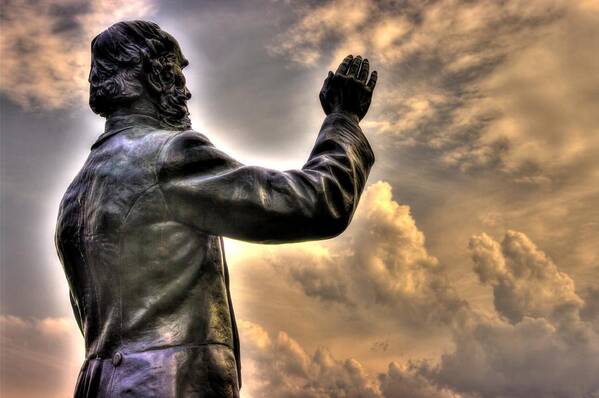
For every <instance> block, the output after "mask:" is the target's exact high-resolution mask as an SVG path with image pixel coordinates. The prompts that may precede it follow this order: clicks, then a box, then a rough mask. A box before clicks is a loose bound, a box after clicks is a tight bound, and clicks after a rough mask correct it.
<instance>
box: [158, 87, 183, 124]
mask: <svg viewBox="0 0 599 398" xmlns="http://www.w3.org/2000/svg"><path fill="white" fill-rule="evenodd" d="M190 98H191V94H190V93H189V90H188V89H187V87H186V86H182V87H178V86H176V85H172V86H171V87H168V88H165V89H163V90H162V92H161V93H160V96H159V100H158V101H157V102H158V103H157V104H156V105H157V107H158V114H159V118H160V120H161V121H163V122H164V123H166V124H168V125H169V126H172V127H175V128H177V129H189V128H191V120H190V119H189V110H188V109H187V100H189V99H190Z"/></svg>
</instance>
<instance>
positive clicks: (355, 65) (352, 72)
mask: <svg viewBox="0 0 599 398" xmlns="http://www.w3.org/2000/svg"><path fill="white" fill-rule="evenodd" d="M360 65H362V57H360V56H359V55H358V56H357V57H356V58H354V60H353V62H352V64H351V66H350V67H349V70H348V71H347V76H350V77H351V76H353V77H356V75H357V73H358V70H359V69H360Z"/></svg>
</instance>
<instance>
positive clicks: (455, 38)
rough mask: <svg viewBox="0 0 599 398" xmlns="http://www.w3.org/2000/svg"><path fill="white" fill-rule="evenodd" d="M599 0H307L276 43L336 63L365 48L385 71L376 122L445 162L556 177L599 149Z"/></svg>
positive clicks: (524, 177) (280, 51) (279, 48)
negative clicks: (598, 91)
mask: <svg viewBox="0 0 599 398" xmlns="http://www.w3.org/2000/svg"><path fill="white" fill-rule="evenodd" d="M594 4H595V3H594V2H570V1H557V0H556V1H544V2H528V1H522V0H510V1H507V2H492V1H484V2H483V1H480V2H471V1H462V0H442V1H436V2H417V1H406V2H402V3H401V5H398V4H397V3H396V2H391V1H377V2H375V1H362V2H360V3H359V4H355V5H352V7H348V6H347V4H345V2H344V1H342V0H335V1H329V2H326V3H324V4H320V5H317V6H314V7H301V8H300V10H299V12H300V13H301V15H302V17H300V18H299V19H298V21H297V22H296V24H295V25H293V26H292V27H291V28H289V29H288V31H287V32H284V33H282V34H281V35H280V36H278V37H277V38H276V39H275V41H274V44H273V49H274V50H273V51H272V53H273V54H275V55H282V56H285V57H288V58H289V59H291V60H293V61H295V62H297V63H298V64H299V65H304V66H308V67H309V66H313V65H316V64H317V63H319V62H320V63H328V64H329V66H330V67H331V68H334V67H335V66H336V65H335V64H336V63H337V62H339V60H340V59H341V58H342V57H343V56H345V55H346V54H347V53H363V55H365V56H367V57H369V58H370V59H371V61H372V64H373V65H374V66H375V67H376V68H378V69H379V70H380V72H381V73H380V85H379V87H378V90H377V93H376V94H375V96H376V98H375V100H374V105H373V110H372V112H371V114H370V115H369V117H368V119H367V120H366V122H365V124H364V126H365V127H367V128H368V129H372V130H373V131H377V132H378V133H380V134H383V135H386V136H390V137H392V139H393V140H394V141H395V142H397V143H400V144H401V145H404V146H409V147H417V148H420V149H422V150H425V151H430V152H432V153H434V154H435V157H436V158H437V159H438V161H439V162H440V164H441V165H442V166H445V167H452V168H456V169H458V170H461V171H463V172H467V173H475V172H481V171H487V170H492V171H495V172H499V173H502V174H505V175H508V176H510V177H511V179H512V180H513V181H514V182H518V183H523V184H529V185H530V184H532V185H543V184H555V183H558V182H559V181H560V180H561V179H563V178H564V177H563V176H564V175H567V174H570V175H572V174H571V172H570V170H568V171H564V169H563V168H564V167H568V168H576V169H577V170H579V169H581V168H582V170H580V172H584V173H589V172H590V170H588V169H589V167H588V166H589V160H590V159H592V157H593V156H594V153H596V151H597V148H598V147H599V139H598V138H597V137H598V135H597V134H596V126H597V125H598V124H599V119H598V118H597V113H596V112H595V109H596V108H597V106H598V105H599V103H598V102H597V101H598V100H597V96H596V95H595V94H594V91H593V87H597V85H598V84H599V80H598V79H599V77H598V76H597V74H596V73H588V71H591V70H597V69H598V68H599V64H598V61H597V58H596V57H593V55H592V54H593V51H592V50H591V49H592V48H594V46H593V43H595V42H596V41H597V38H598V37H599V29H598V28H597V26H598V25H597V24H596V18H597V12H598V11H597V8H596V6H594ZM348 9H351V10H352V14H351V16H350V17H348V18H346V14H347V10H348ZM298 50H299V52H298ZM302 53H309V54H310V56H301V55H300V56H296V55H298V54H302ZM583 164H584V165H585V166H587V167H586V169H587V170H584V167H583V166H582V165H583ZM592 170H594V171H596V170H597V167H596V162H594V166H593V167H592ZM590 173H591V174H592V173H594V172H590Z"/></svg>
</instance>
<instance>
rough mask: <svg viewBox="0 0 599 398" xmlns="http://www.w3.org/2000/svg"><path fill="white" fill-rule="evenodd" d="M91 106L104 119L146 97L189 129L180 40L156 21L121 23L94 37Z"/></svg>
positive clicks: (164, 116) (163, 115) (163, 116)
mask: <svg viewBox="0 0 599 398" xmlns="http://www.w3.org/2000/svg"><path fill="white" fill-rule="evenodd" d="M91 47H92V62H91V70H90V74H89V83H90V92H89V105H90V107H91V108H92V110H93V111H94V112H95V113H97V114H99V115H101V116H104V117H108V116H110V115H111V114H113V113H115V112H117V111H119V110H123V109H128V108H130V107H131V105H132V104H133V103H135V102H138V101H140V100H145V101H146V102H148V103H150V104H153V108H154V111H155V115H156V117H157V118H159V119H160V120H162V121H163V122H165V123H167V124H168V125H170V126H173V127H176V128H189V127H190V124H191V123H190V121H189V112H188V110H187V100H188V99H189V98H191V94H190V93H189V90H187V87H186V86H185V77H184V76H183V72H182V69H183V68H184V67H185V66H187V64H188V62H187V60H186V59H185V58H184V57H183V54H182V53H181V48H180V47H179V43H177V41H176V40H175V39H174V37H172V36H171V35H169V34H168V33H166V32H165V31H163V30H162V29H160V27H159V26H158V25H157V24H155V23H153V22H146V21H127V22H119V23H116V24H114V25H112V26H111V27H109V28H108V29H106V30H105V31H104V32H102V33H100V34H99V35H98V36H96V37H95V38H94V40H93V41H92V46H91Z"/></svg>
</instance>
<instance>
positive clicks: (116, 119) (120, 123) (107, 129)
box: [91, 114, 174, 149]
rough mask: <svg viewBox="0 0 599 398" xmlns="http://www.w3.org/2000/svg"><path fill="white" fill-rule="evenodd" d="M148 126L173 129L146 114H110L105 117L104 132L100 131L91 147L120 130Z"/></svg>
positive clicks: (98, 144)
mask: <svg viewBox="0 0 599 398" xmlns="http://www.w3.org/2000/svg"><path fill="white" fill-rule="evenodd" d="M140 126H143V127H150V128H154V129H163V130H174V129H173V127H171V126H169V125H168V124H166V123H163V122H161V121H160V120H158V119H156V118H153V117H151V116H147V115H141V114H130V115H124V116H111V117H109V118H108V119H106V125H105V126H104V133H102V134H101V135H100V136H99V137H98V139H97V140H96V142H95V143H94V144H93V145H92V147H91V149H95V148H97V147H98V146H100V145H101V144H102V143H103V142H104V141H106V140H107V139H108V138H110V137H112V136H113V135H115V134H118V133H120V132H122V131H125V130H129V129H130V128H133V127H140Z"/></svg>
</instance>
